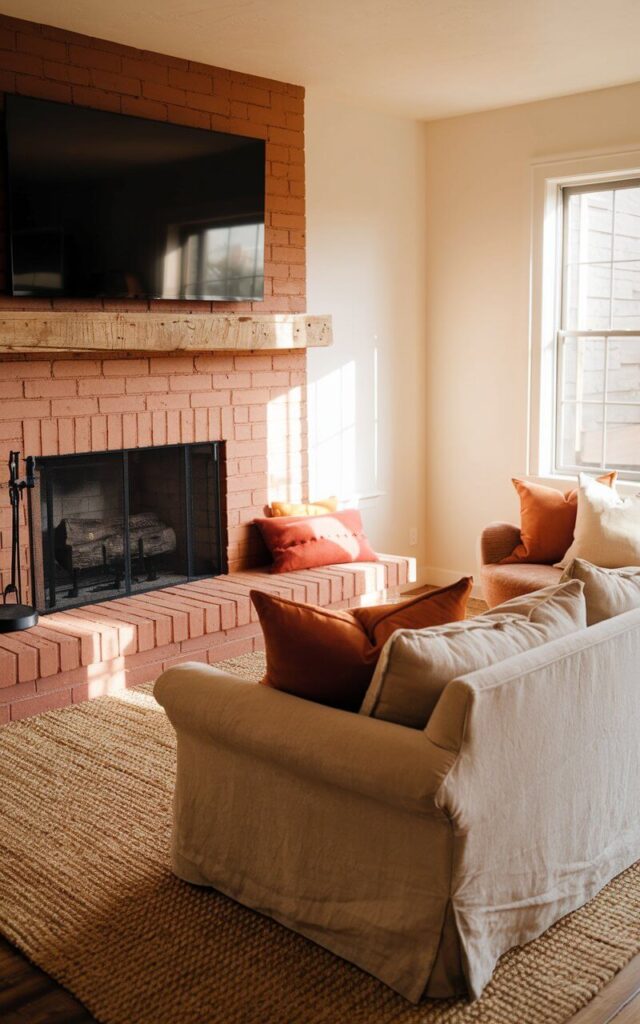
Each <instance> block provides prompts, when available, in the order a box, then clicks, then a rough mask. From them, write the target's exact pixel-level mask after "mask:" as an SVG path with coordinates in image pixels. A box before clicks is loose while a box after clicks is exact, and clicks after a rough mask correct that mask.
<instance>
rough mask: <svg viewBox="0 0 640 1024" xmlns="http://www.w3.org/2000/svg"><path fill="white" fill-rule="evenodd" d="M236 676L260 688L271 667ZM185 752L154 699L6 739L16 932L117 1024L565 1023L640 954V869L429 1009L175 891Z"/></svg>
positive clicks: (37, 958) (78, 712) (0, 816)
mask: <svg viewBox="0 0 640 1024" xmlns="http://www.w3.org/2000/svg"><path fill="white" fill-rule="evenodd" d="M227 667H228V668H229V669H230V670H231V671H236V672H240V673H241V674H244V675H247V674H249V675H251V676H253V677H258V676H259V675H260V673H261V670H262V656H260V655H250V656H248V657H246V658H242V659H236V660H235V661H234V662H231V663H228V665H227ZM174 751H175V745H174V737H173V732H172V729H171V727H170V726H169V724H168V722H167V720H166V718H165V715H164V712H163V711H162V710H161V709H160V708H159V707H158V705H157V704H155V702H154V701H153V698H152V697H151V695H150V692H149V689H148V688H145V690H144V691H140V692H129V693H125V694H124V695H122V696H121V697H103V698H100V699H98V700H94V701H90V702H88V703H85V704H80V705H78V706H77V707H73V708H68V709H64V710H61V711H52V712H48V713H47V714H44V715H40V716H39V717H37V718H33V719H30V720H26V721H24V722H20V723H17V724H15V725H10V726H7V727H6V728H4V729H1V730H0V930H1V931H2V932H3V933H4V934H5V935H6V937H7V938H8V939H9V940H10V941H11V942H13V943H15V945H16V946H18V947H19V948H20V949H22V950H23V951H24V953H26V955H27V956H28V957H29V958H30V959H31V960H32V961H34V962H35V963H36V964H38V965H39V966H40V967H42V968H43V969H44V970H45V971H47V972H48V973H49V974H50V975H52V976H53V977H54V978H55V979H57V980H58V981H59V982H60V983H61V984H62V985H64V986H66V987H67V988H68V989H70V990H71V992H73V993H74V995H75V996H76V997H77V998H79V999H80V1000H81V1001H82V1002H84V1004H85V1005H86V1006H87V1007H88V1008H89V1010H90V1011H91V1012H92V1013H93V1014H94V1016H96V1017H97V1018H98V1019H99V1020H100V1021H102V1022H104V1024H471V1022H478V1024H564V1022H565V1021H566V1020H567V1019H568V1018H569V1017H570V1016H571V1015H572V1013H574V1012H575V1011H577V1010H578V1009H579V1008H580V1007H581V1006H583V1005H584V1004H585V1003H587V1002H588V1001H589V1000H590V999H591V998H592V997H593V996H594V995H595V993H596V992H597V991H598V990H599V989H601V988H602V987H603V985H604V984H605V983H606V982H607V981H608V980H609V979H610V978H611V977H612V976H613V975H614V974H615V973H616V971H618V970H619V969H620V968H621V967H622V966H623V965H624V964H625V963H627V961H628V960H630V959H631V957H632V956H633V955H634V954H635V953H637V952H638V950H640V866H636V867H633V868H631V869H629V870H628V871H626V872H625V873H624V874H622V875H620V876H619V877H618V878H616V879H615V880H614V881H613V882H611V884H610V885H608V886H607V888H606V889H605V890H604V891H603V892H602V893H601V894H600V895H599V896H598V897H597V898H596V899H595V900H593V901H592V902H591V903H590V904H589V905H588V906H586V907H584V908H583V909H581V910H578V911H576V912H575V913H574V914H572V915H570V916H568V917H566V918H565V919H563V920H562V921H560V922H559V923H558V924H557V925H555V926H554V927H553V928H551V929H550V931H549V932H547V933H546V934H545V935H544V936H542V937H541V938H540V939H538V940H536V941H535V942H532V943H530V944H529V945H528V946H526V947H524V948H522V949H519V950H516V951H512V952H510V953H508V954H506V955H505V956H504V957H503V958H502V960H501V962H500V964H499V966H498V969H497V970H496V973H495V975H494V978H493V980H492V981H491V983H490V985H489V986H488V988H487V989H486V991H485V994H484V995H483V997H482V999H480V1000H479V1001H478V1002H476V1003H474V1004H468V1003H466V1002H465V1001H463V1000H458V1001H449V1002H446V1003H442V1002H424V1003H423V1004H422V1005H421V1006H419V1007H413V1006H411V1005H410V1004H408V1003H407V1002H405V1001H404V1000H403V999H402V998H400V997H399V996H397V995H395V994H394V993H393V992H391V991H390V990H389V989H387V988H386V987H385V986H384V985H382V984H380V983H379V982H377V981H375V980H374V979H373V978H371V977H369V976H368V975H367V974H364V973H363V972H362V971H359V970H358V969H357V968H355V967H353V966H351V965H349V964H347V963H345V962H344V961H342V960H340V959H338V958H337V957H335V956H333V955H332V954H330V953H328V952H326V951H324V950H322V949H320V948H319V947H317V946H315V945H314V944H313V943H311V942H308V941H307V940H305V939H303V938H301V937H299V936H297V935H295V934H293V933H292V932H289V931H287V930H286V929H285V928H283V927H281V926H280V925H278V924H275V923H274V922H272V921H269V920H268V919H266V918H263V917H261V916H259V915H258V914H255V913H253V912H252V911H250V910H246V909H244V908H243V907H240V906H238V905H237V904H235V903H233V902H232V901H231V900H229V899H227V898H225V897H223V896H221V895H219V894H217V893H216V892H214V891H211V890H205V889H198V888H196V887H193V886H190V885H187V884H186V883H184V882H181V881H179V880H178V879H176V878H174V877H173V876H172V874H171V872H170V870H169V867H168V842H169V825H170V812H171V792H172V786H173V777H174V767H175V764H174V762H175V755H174ZM247 842H251V836H250V835H247Z"/></svg>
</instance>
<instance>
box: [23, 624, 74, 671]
mask: <svg viewBox="0 0 640 1024" xmlns="http://www.w3.org/2000/svg"><path fill="white" fill-rule="evenodd" d="M31 634H32V635H34V636H39V637H42V638H43V639H45V640H49V641H51V642H52V643H55V644H56V645H57V647H58V657H59V659H60V671H61V672H71V671H72V670H73V669H77V668H79V667H80V643H79V641H78V640H77V639H76V638H75V637H71V636H68V635H66V634H64V633H62V632H60V631H57V630H55V629H51V628H50V627H49V624H48V619H47V618H46V617H45V618H42V619H41V620H40V623H39V624H38V625H37V626H34V627H33V629H32V630H31Z"/></svg>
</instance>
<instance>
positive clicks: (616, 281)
mask: <svg viewBox="0 0 640 1024" xmlns="http://www.w3.org/2000/svg"><path fill="white" fill-rule="evenodd" d="M611 326H612V327H619V328H621V329H622V330H636V329H637V328H640V260H626V261H624V262H620V263H614V264H613V300H612V307H611Z"/></svg>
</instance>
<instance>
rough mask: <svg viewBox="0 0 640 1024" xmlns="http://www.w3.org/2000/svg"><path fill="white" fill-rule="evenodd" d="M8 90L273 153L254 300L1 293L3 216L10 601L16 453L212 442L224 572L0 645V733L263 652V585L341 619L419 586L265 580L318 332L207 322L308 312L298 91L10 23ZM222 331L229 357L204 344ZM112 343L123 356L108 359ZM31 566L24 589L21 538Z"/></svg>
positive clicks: (3, 504) (4, 42) (1, 52)
mask: <svg viewBox="0 0 640 1024" xmlns="http://www.w3.org/2000/svg"><path fill="white" fill-rule="evenodd" d="M0 90H1V92H0V107H1V106H2V103H3V95H4V94H6V93H19V94H21V95H24V96H31V97H37V98H42V99H47V100H54V101H58V102H62V103H71V104H78V105H80V106H87V107H95V108H98V109H101V110H109V111H115V112H120V113H123V114H130V115H136V116H139V117H145V118H155V119H160V120H164V121H169V122H174V123H176V124H182V125H190V126H194V127H199V128H203V129H212V130H219V131H226V132H234V133H238V134H241V135H247V136H252V137H255V138H261V139H264V140H265V141H266V202H265V274H264V279H265V288H264V301H262V302H259V303H258V302H234V303H223V302H215V303H212V302H209V301H206V302H202V301H197V302H193V301H188V302H166V301H153V300H152V301H149V302H147V301H140V300H127V299H124V300H117V299H96V300H84V301H70V300H62V299H53V300H43V299H31V300H28V299H15V298H12V297H8V296H7V295H6V294H5V296H4V297H2V295H1V293H2V291H3V289H5V290H6V280H5V267H6V261H5V250H6V231H5V222H4V220H3V215H2V216H0V581H1V583H2V586H3V587H4V586H5V585H6V583H7V582H8V579H9V569H10V541H11V538H10V522H11V517H10V510H9V501H8V494H7V488H6V483H5V479H6V477H8V470H7V471H6V474H5V471H4V470H3V467H4V466H6V464H7V460H8V456H9V451H10V450H18V451H20V452H21V453H22V456H23V457H24V456H27V455H33V456H35V457H36V458H50V457H54V456H66V455H73V454H77V453H80V454H81V453H100V452H115V451H118V450H121V449H127V450H130V451H137V450H142V449H147V448H150V447H154V446H158V447H162V446H167V445H193V444H201V443H210V442H220V445H221V451H222V452H223V453H224V461H225V466H224V478H225V485H224V491H223V499H222V506H223V507H222V515H223V525H224V546H225V556H226V562H227V564H228V573H227V574H224V575H222V576H218V577H214V578H212V579H203V580H201V581H196V582H193V583H188V584H186V585H185V586H175V587H173V586H172V587H169V588H166V589H162V590H155V591H153V592H152V593H151V594H146V593H140V594H134V595H133V596H126V597H123V598H122V599H117V600H113V601H112V600H109V601H107V602H106V603H101V604H88V605H85V606H82V607H80V608H71V609H68V610H65V611H62V612H55V613H53V614H51V615H46V616H43V617H42V618H41V622H40V624H39V625H38V626H36V627H35V628H34V629H32V630H27V631H23V632H21V633H15V634H6V635H3V636H0V722H3V721H8V720H9V719H18V718H22V717H24V716H26V715H30V714H34V713H37V712H40V711H44V710H47V709H49V708H55V707H62V706H64V705H66V704H69V703H71V702H75V701H81V700H84V699H86V698H87V697H91V696H96V695H99V694H102V693H109V692H112V691H113V690H117V689H119V688H121V687H123V686H125V685H132V684H136V683H140V682H145V681H148V680H152V679H154V678H156V677H157V675H158V674H159V672H161V671H162V670H163V669H164V668H166V667H167V666H168V665H171V664H175V663H177V662H179V661H185V660H201V661H208V662H214V661H216V660H219V659H220V658H225V657H231V656H235V655H237V654H241V653H244V652H246V651H251V650H254V649H256V648H257V647H259V646H260V645H261V643H262V639H261V635H260V630H259V626H258V624H257V621H256V617H255V613H254V611H253V609H252V607H251V603H250V600H249V591H250V589H251V588H252V587H255V586H260V587H261V588H262V589H265V590H269V591H271V592H273V593H279V594H282V595H283V596H289V597H292V598H295V599H299V600H308V601H311V602H314V603H322V604H326V605H331V606H333V607H348V606H350V605H352V604H358V603H360V602H361V600H362V599H363V596H364V595H366V594H373V593H378V592H381V591H384V590H386V589H387V588H391V589H394V588H397V586H398V585H400V584H403V583H405V582H407V580H408V579H409V578H410V574H411V571H412V566H411V564H410V562H411V560H408V559H402V558H393V557H391V556H389V557H387V556H384V557H383V559H382V561H381V562H380V563H377V564H375V565H373V564H372V565H365V566H344V567H330V568H328V569H323V570H316V571H314V572H307V573H293V574H288V575H289V577H290V578H288V579H284V578H273V577H270V576H269V575H268V574H266V573H265V572H264V571H263V570H261V569H260V566H261V565H263V563H264V562H265V560H266V557H265V552H264V550H263V549H262V546H261V542H260V541H259V538H258V536H257V532H256V530H255V527H252V525H251V522H252V520H253V519H254V518H255V517H256V516H261V515H263V514H264V509H265V505H266V504H267V503H268V502H269V501H270V500H273V499H276V498H279V499H290V500H299V499H300V498H305V497H307V493H306V489H307V427H306V355H305V350H304V342H300V338H299V336H298V335H296V333H295V332H296V330H300V329H302V330H303V332H304V330H305V329H306V328H307V327H308V326H309V325H308V324H304V325H303V327H302V328H300V327H296V328H292V329H291V330H292V332H293V333H291V332H290V333H289V334H286V332H285V334H286V337H285V340H284V341H283V337H284V334H283V331H282V327H283V325H282V324H278V325H276V326H275V327H274V328H273V330H271V331H270V330H269V329H268V328H265V329H264V330H263V329H262V328H260V327H256V330H255V332H254V333H253V334H252V333H251V332H249V334H247V333H246V332H245V333H244V334H243V333H242V330H240V328H239V327H238V322H236V323H235V325H234V326H232V329H230V333H231V335H234V339H235V340H234V343H233V344H232V345H230V346H227V344H226V342H227V341H228V337H227V335H228V334H229V331H228V330H227V328H228V326H229V325H228V324H226V325H225V329H224V330H223V331H222V332H220V331H217V330H216V328H215V323H214V321H216V318H217V317H218V315H219V314H222V315H224V314H225V313H231V314H234V315H237V314H241V315H243V316H244V317H245V319H246V320H247V321H251V320H254V319H256V320H257V319H259V316H256V315H259V314H269V315H270V316H272V317H273V320H274V321H275V320H277V318H278V317H279V316H280V317H282V316H287V315H288V316H290V318H291V316H292V315H294V314H303V313H304V311H305V168H304V90H303V89H302V88H301V87H299V86H297V85H290V84H287V83H283V82H274V81H270V80H265V79H261V78H256V77H254V76H251V75H245V74H239V73H236V72H233V71H228V70H224V69H220V68H213V67H207V66H205V65H201V64H197V63H194V62H191V61H186V60H182V59H179V58H174V57H170V56H163V55H160V54H155V53H150V52H147V51H143V50H136V49H133V48H131V47H126V46H121V45H119V44H116V43H111V42H108V41H104V40H99V39H90V38H86V37H84V36H80V35H76V34H74V33H70V32H66V31H62V30H60V29H57V28H53V27H50V26H45V25H34V24H31V23H29V22H24V21H18V20H16V19H12V18H8V17H5V16H0ZM2 190H3V183H2V181H0V192H2ZM3 209H4V204H3V202H2V199H1V197H0V210H3ZM219 319H224V317H223V316H222V317H219ZM235 319H236V321H238V317H237V316H236V317H235ZM303 319H304V320H305V321H306V320H307V319H308V318H306V317H305V318H303ZM310 319H311V320H312V319H313V318H310ZM132 320H135V321H136V323H135V324H132V323H131V322H130V321H132ZM125 321H129V322H125ZM187 321H188V322H187ZM243 326H244V327H246V326H247V325H246V324H244V325H242V324H240V327H243ZM210 328H211V331H210ZM156 331H157V335H156ZM96 332H97V334H96ZM211 332H212V333H211ZM234 332H235V334H234ZM89 336H90V341H91V344H87V345H85V346H84V348H85V349H88V348H90V349H92V350H91V351H88V350H83V343H82V339H84V338H88V337H89ZM196 336H197V338H198V339H201V341H202V343H201V344H198V345H197V346H196V345H194V344H193V338H194V337H196ZM211 336H215V337H222V338H223V340H224V342H225V344H224V345H219V344H216V343H210V337H211ZM187 337H189V339H190V340H189V342H186V341H185V339H186V338H187ZM123 338H124V339H125V341H123ZM131 338H133V339H134V340H136V341H138V340H139V341H140V344H138V345H135V344H134V345H132V344H131ZM247 338H249V340H250V341H251V340H252V339H255V340H256V342H259V344H258V343H257V344H255V345H253V344H247ZM69 339H71V343H70V344H68V343H69ZM113 339H116V345H119V346H120V347H121V348H125V349H126V351H122V352H114V351H108V350H109V349H111V348H112V347H113V346H112V345H111V344H110V342H111V341H112V340H113ZM127 339H128V341H127ZM101 340H102V341H104V342H109V343H105V344H102V345H101ZM125 342H126V344H125ZM142 342H144V344H142ZM183 342H185V343H184V345H183ZM271 342H273V344H272V345H271ZM181 348H186V349H188V351H176V350H175V349H181ZM222 348H224V349H225V350H224V351H223V350H221V349H222ZM172 349H173V350H172ZM17 353H20V354H17ZM22 513H23V525H25V526H26V516H25V509H24V508H23V509H22ZM22 562H23V571H24V580H23V584H24V587H25V591H26V594H28V593H29V555H28V546H27V536H26V531H23V552H22Z"/></svg>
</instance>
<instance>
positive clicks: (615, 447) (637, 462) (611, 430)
mask: <svg viewBox="0 0 640 1024" xmlns="http://www.w3.org/2000/svg"><path fill="white" fill-rule="evenodd" d="M606 463H607V466H611V467H612V468H613V469H620V470H627V471H630V472H634V471H635V472H637V471H638V470H639V469H640V405H636V406H633V405H609V406H607V438H606Z"/></svg>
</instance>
